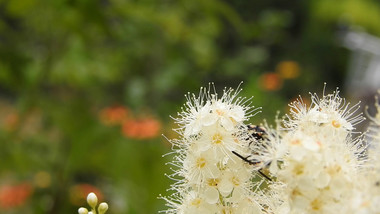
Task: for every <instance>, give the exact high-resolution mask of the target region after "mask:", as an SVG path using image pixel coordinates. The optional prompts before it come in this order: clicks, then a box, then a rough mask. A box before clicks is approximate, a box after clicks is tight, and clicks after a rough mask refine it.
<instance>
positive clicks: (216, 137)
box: [212, 133, 223, 144]
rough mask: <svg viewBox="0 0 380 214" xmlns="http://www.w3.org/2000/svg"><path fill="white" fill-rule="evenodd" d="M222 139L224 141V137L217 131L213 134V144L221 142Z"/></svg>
mask: <svg viewBox="0 0 380 214" xmlns="http://www.w3.org/2000/svg"><path fill="white" fill-rule="evenodd" d="M222 141H223V137H222V135H220V134H219V133H216V134H214V136H212V143H213V144H221V143H222Z"/></svg>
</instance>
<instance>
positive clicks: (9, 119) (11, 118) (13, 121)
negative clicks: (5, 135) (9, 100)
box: [4, 113, 20, 131]
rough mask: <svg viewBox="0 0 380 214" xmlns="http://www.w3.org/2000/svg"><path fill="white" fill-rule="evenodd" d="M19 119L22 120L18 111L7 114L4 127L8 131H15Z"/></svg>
mask: <svg viewBox="0 0 380 214" xmlns="http://www.w3.org/2000/svg"><path fill="white" fill-rule="evenodd" d="M19 121H20V119H19V116H18V114H17V113H10V114H8V115H6V117H5V119H4V128H5V129H6V130H7V131H13V130H15V129H16V128H17V126H18V125H19Z"/></svg>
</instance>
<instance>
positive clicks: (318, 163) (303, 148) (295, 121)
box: [256, 91, 365, 213]
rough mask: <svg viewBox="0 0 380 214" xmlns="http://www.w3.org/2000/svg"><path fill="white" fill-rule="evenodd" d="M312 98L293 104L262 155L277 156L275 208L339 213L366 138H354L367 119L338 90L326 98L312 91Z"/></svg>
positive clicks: (273, 166) (274, 166) (353, 180)
mask: <svg viewBox="0 0 380 214" xmlns="http://www.w3.org/2000/svg"><path fill="white" fill-rule="evenodd" d="M311 100H312V103H311V106H309V107H307V106H306V105H305V103H304V102H303V101H302V99H301V98H300V99H298V100H296V101H295V102H293V103H291V104H290V107H291V111H290V112H291V114H290V115H287V116H286V118H287V119H285V120H284V121H283V124H284V127H285V130H282V131H280V132H273V133H272V134H271V136H270V138H271V139H270V138H268V139H267V141H266V142H265V143H264V144H265V145H267V146H266V147H265V149H263V151H262V153H263V154H265V155H262V157H263V158H265V157H268V156H269V157H270V156H271V157H272V158H273V161H272V162H270V167H269V169H270V172H271V174H272V176H273V177H276V182H273V184H272V185H271V190H270V191H272V192H273V195H274V196H276V197H274V198H273V199H274V200H276V201H277V202H276V203H273V204H274V205H275V206H276V207H274V208H273V209H274V210H275V211H276V213H340V211H341V209H342V207H344V206H347V202H348V201H349V200H350V197H351V194H352V189H353V188H354V186H355V184H356V181H357V179H356V177H357V175H358V172H359V171H360V168H361V167H362V165H363V164H364V158H363V155H362V154H363V152H364V150H365V146H364V144H363V142H362V137H361V136H360V135H359V137H356V138H354V137H353V133H354V130H355V125H356V124H357V123H359V122H361V121H362V120H363V117H362V115H361V114H355V112H356V111H357V109H358V108H359V106H358V104H356V105H354V106H353V107H350V106H349V103H346V102H345V100H344V99H343V98H341V97H339V92H338V91H335V92H333V93H332V94H328V95H325V94H323V96H322V98H319V97H318V96H317V95H316V94H312V95H311ZM356 134H358V133H356ZM256 149H260V148H259V147H257V148H256ZM258 158H259V157H257V159H258ZM263 161H265V159H264V160H263ZM266 161H267V162H268V158H266ZM278 201H280V203H279V202H278Z"/></svg>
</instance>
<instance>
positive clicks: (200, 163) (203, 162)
mask: <svg viewBox="0 0 380 214" xmlns="http://www.w3.org/2000/svg"><path fill="white" fill-rule="evenodd" d="M196 163H197V167H198V168H203V167H205V166H206V159H204V158H202V157H201V158H198V159H197V162H196Z"/></svg>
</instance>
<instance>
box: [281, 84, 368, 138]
mask: <svg viewBox="0 0 380 214" xmlns="http://www.w3.org/2000/svg"><path fill="white" fill-rule="evenodd" d="M311 101H312V103H311V105H310V106H309V107H307V105H306V104H305V103H304V102H303V101H302V98H299V99H297V100H296V101H294V102H292V103H290V104H289V106H290V107H291V109H290V115H287V118H288V121H286V122H285V124H284V125H285V127H287V128H288V129H290V130H292V129H297V128H299V127H303V128H306V127H308V126H324V127H328V128H330V127H331V128H333V129H330V130H335V131H337V132H345V133H347V132H350V131H352V130H354V126H355V125H356V124H358V123H360V122H362V121H363V120H364V117H363V116H362V114H356V115H355V113H356V111H357V110H358V109H359V107H360V106H359V104H360V103H357V104H355V105H353V106H351V107H350V103H349V102H346V100H345V99H344V98H341V97H340V96H339V90H338V89H337V90H336V91H334V92H333V93H331V94H327V95H326V94H325V92H323V95H322V98H319V97H318V95H317V94H316V93H314V94H311Z"/></svg>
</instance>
